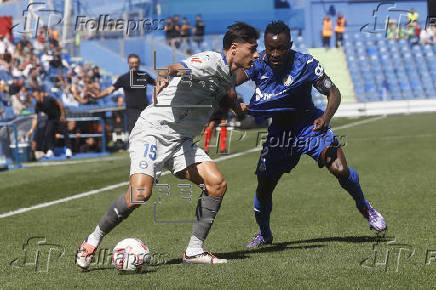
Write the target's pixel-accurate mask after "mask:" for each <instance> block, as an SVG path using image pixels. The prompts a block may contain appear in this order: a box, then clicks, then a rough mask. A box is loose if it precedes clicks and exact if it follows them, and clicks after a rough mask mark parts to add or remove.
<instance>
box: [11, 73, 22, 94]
mask: <svg viewBox="0 0 436 290" xmlns="http://www.w3.org/2000/svg"><path fill="white" fill-rule="evenodd" d="M22 86H23V84H22V83H21V81H20V80H19V78H17V77H14V79H13V80H12V83H11V84H10V85H9V95H10V96H12V95H15V94H18V92H19V91H20V89H21V87H22Z"/></svg>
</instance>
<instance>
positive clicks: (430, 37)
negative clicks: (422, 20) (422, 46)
mask: <svg viewBox="0 0 436 290" xmlns="http://www.w3.org/2000/svg"><path fill="white" fill-rule="evenodd" d="M419 38H420V41H421V43H427V44H430V43H433V42H435V41H436V38H435V34H434V31H433V29H432V26H429V27H427V28H426V29H423V30H421V34H420V36H419Z"/></svg>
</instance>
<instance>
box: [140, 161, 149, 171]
mask: <svg viewBox="0 0 436 290" xmlns="http://www.w3.org/2000/svg"><path fill="white" fill-rule="evenodd" d="M139 167H140V168H142V169H146V168H147V167H148V163H147V161H144V160H143V161H141V162H139Z"/></svg>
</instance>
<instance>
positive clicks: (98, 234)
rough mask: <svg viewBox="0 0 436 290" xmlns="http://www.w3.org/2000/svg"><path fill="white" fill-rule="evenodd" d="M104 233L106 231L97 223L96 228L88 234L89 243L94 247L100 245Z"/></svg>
mask: <svg viewBox="0 0 436 290" xmlns="http://www.w3.org/2000/svg"><path fill="white" fill-rule="evenodd" d="M104 235H105V233H104V232H103V231H102V230H100V227H99V226H98V225H97V226H96V227H95V230H94V231H93V232H92V233H91V234H90V235H89V236H88V243H89V244H91V245H92V246H94V247H98V245H99V244H100V242H101V239H102V238H103V237H104Z"/></svg>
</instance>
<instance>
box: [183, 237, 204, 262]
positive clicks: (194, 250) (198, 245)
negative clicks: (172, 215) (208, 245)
mask: <svg viewBox="0 0 436 290" xmlns="http://www.w3.org/2000/svg"><path fill="white" fill-rule="evenodd" d="M202 253H204V250H203V241H202V240H200V239H199V238H197V237H196V236H191V239H190V240H189V244H188V247H187V248H186V256H188V257H192V256H195V255H199V254H202Z"/></svg>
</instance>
